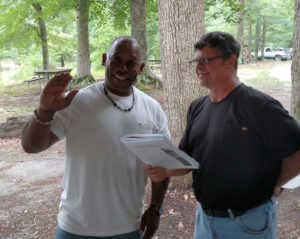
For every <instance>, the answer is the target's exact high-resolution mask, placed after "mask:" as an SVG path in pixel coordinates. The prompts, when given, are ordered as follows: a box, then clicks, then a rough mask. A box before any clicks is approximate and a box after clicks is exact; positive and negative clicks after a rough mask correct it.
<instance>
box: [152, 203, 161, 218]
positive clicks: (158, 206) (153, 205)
mask: <svg viewBox="0 0 300 239" xmlns="http://www.w3.org/2000/svg"><path fill="white" fill-rule="evenodd" d="M150 208H151V209H153V210H155V211H156V212H157V214H158V216H161V215H162V214H163V208H162V206H161V205H157V204H153V203H151V204H150V206H149V209H150Z"/></svg>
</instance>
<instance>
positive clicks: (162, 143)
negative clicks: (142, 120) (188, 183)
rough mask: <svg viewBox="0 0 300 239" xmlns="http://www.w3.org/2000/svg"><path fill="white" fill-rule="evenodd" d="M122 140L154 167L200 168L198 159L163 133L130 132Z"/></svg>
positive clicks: (141, 158)
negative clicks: (182, 149) (176, 145)
mask: <svg viewBox="0 0 300 239" xmlns="http://www.w3.org/2000/svg"><path fill="white" fill-rule="evenodd" d="M121 141H122V142H123V143H124V144H125V145H126V146H127V147H128V148H129V150H130V151H132V152H133V153H134V154H135V155H136V156H137V157H138V158H139V159H140V160H142V161H143V162H144V163H146V164H150V165H152V166H153V167H162V168H167V169H176V168H187V169H193V168H199V164H198V162H197V161H195V160H194V159H193V158H192V157H190V156H189V155H187V154H186V153H185V152H183V151H181V150H180V149H178V148H177V147H175V146H174V145H173V144H172V142H171V141H170V140H168V139H167V138H166V137H165V136H163V135H162V134H130V135H125V136H123V137H121Z"/></svg>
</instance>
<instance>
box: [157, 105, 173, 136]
mask: <svg viewBox="0 0 300 239" xmlns="http://www.w3.org/2000/svg"><path fill="white" fill-rule="evenodd" d="M158 111H159V113H158V114H159V117H158V121H159V128H158V134H162V135H164V136H165V137H166V138H168V139H171V134H170V131H169V127H168V119H167V116H166V114H165V112H164V111H163V109H162V108H161V106H160V104H159V103H158Z"/></svg>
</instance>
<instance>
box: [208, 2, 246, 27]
mask: <svg viewBox="0 0 300 239" xmlns="http://www.w3.org/2000/svg"><path fill="white" fill-rule="evenodd" d="M205 8H206V10H210V11H211V13H210V15H211V18H213V19H217V18H221V19H224V21H225V22H227V23H238V13H239V12H241V11H244V12H245V9H243V8H242V7H241V6H240V4H239V2H238V1H237V0H223V1H222V0H221V1H220V0H206V1H205Z"/></svg>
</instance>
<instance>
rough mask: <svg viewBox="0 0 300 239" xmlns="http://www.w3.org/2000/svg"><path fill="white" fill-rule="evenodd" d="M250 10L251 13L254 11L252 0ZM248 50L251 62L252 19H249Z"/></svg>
mask: <svg viewBox="0 0 300 239" xmlns="http://www.w3.org/2000/svg"><path fill="white" fill-rule="evenodd" d="M249 9H250V11H252V0H250V3H249ZM248 48H249V54H250V61H251V51H252V22H251V19H249V25H248Z"/></svg>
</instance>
